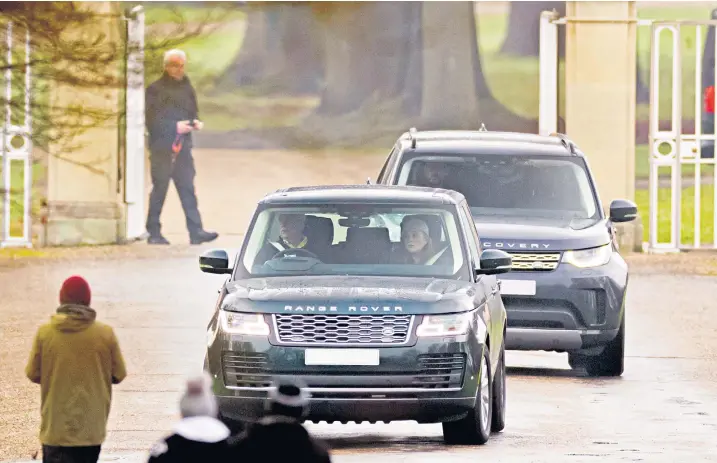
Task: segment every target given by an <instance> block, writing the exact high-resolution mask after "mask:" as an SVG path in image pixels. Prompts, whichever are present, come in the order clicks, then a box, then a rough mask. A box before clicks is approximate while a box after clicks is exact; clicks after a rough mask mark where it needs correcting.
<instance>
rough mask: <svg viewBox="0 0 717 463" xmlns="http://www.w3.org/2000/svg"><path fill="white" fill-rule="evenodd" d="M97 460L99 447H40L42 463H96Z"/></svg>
mask: <svg viewBox="0 0 717 463" xmlns="http://www.w3.org/2000/svg"><path fill="white" fill-rule="evenodd" d="M99 458H100V446H99V445H93V446H92V447H57V446H55V445H43V446H42V463H97V460H99Z"/></svg>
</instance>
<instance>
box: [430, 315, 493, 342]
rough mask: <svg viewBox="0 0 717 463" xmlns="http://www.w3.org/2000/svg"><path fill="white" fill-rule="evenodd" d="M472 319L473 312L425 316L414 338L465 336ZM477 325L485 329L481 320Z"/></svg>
mask: <svg viewBox="0 0 717 463" xmlns="http://www.w3.org/2000/svg"><path fill="white" fill-rule="evenodd" d="M472 319H473V312H463V313H454V314H448V315H426V316H424V317H423V323H421V324H420V325H419V326H418V329H417V330H416V336H419V337H426V336H454V335H460V334H466V333H467V332H468V327H469V326H470V323H471V320H472ZM479 323H481V324H482V326H483V327H485V324H483V321H482V320H480V319H479Z"/></svg>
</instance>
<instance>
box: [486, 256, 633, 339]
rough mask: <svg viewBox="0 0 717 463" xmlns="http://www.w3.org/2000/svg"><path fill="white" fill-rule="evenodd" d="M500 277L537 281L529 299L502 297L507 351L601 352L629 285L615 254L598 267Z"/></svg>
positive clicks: (612, 333) (614, 327) (565, 266)
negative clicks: (592, 350) (596, 349)
mask: <svg viewBox="0 0 717 463" xmlns="http://www.w3.org/2000/svg"><path fill="white" fill-rule="evenodd" d="M500 279H501V280H533V281H535V282H536V292H535V295H534V296H524V295H511V294H502V299H503V303H504V305H505V308H506V312H507V314H508V329H507V333H506V349H509V350H546V351H559V352H562V351H578V350H585V349H590V348H602V346H604V345H605V344H607V343H608V342H610V341H611V340H613V339H614V338H615V336H617V333H618V329H619V327H620V322H621V320H622V317H623V311H624V304H625V295H626V291H627V281H628V270H627V265H626V264H625V261H624V260H623V259H622V257H621V256H620V255H619V254H617V253H614V254H613V256H612V258H611V259H610V262H608V263H607V264H606V265H603V266H600V267H595V268H590V269H581V268H577V267H574V266H572V265H570V264H566V263H562V262H561V263H560V264H559V265H558V267H557V268H556V269H555V270H551V271H513V272H510V273H508V274H506V275H505V277H504V278H500ZM505 286H508V285H505Z"/></svg>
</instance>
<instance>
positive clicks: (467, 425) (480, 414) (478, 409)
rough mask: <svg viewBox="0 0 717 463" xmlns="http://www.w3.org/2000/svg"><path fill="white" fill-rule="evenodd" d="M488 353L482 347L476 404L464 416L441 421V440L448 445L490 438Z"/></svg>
mask: <svg viewBox="0 0 717 463" xmlns="http://www.w3.org/2000/svg"><path fill="white" fill-rule="evenodd" d="M490 373H491V372H490V355H489V351H488V347H487V346H485V347H484V349H483V359H482V361H481V367H480V372H479V373H478V375H479V376H478V378H479V379H478V388H477V391H476V405H475V408H474V409H473V410H471V411H470V412H468V415H467V416H466V417H465V418H462V419H460V420H458V421H449V422H445V423H443V441H444V442H445V443H446V444H448V445H483V444H485V443H486V442H488V439H490V430H491V421H492V412H493V410H492V409H493V404H492V402H493V400H492V398H493V394H492V391H491V374H490Z"/></svg>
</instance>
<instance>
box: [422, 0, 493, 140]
mask: <svg viewBox="0 0 717 463" xmlns="http://www.w3.org/2000/svg"><path fill="white" fill-rule="evenodd" d="M422 24H423V92H422V108H421V109H422V111H421V120H422V124H427V125H428V126H430V128H432V129H442V128H471V127H475V124H476V122H477V121H478V116H479V111H478V109H479V108H478V92H477V88H478V80H479V79H478V76H477V70H478V69H479V63H478V45H477V39H476V34H475V30H476V25H475V14H474V10H473V2H450V3H449V2H446V3H439V2H425V3H424V4H423V20H422ZM425 128H429V127H425Z"/></svg>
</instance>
